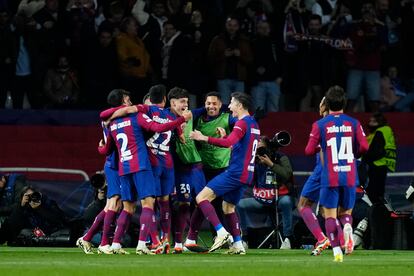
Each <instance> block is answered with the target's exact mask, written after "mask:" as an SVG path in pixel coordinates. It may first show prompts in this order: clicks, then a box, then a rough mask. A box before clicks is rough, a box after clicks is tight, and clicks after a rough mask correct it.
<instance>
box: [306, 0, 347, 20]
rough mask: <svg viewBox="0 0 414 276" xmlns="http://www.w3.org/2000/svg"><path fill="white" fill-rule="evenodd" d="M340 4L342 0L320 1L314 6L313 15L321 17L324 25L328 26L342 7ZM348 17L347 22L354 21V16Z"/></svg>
mask: <svg viewBox="0 0 414 276" xmlns="http://www.w3.org/2000/svg"><path fill="white" fill-rule="evenodd" d="M340 2H341V1H340V0H318V1H316V3H314V4H313V6H312V14H316V15H319V16H320V17H321V23H322V25H327V24H329V23H331V20H332V19H333V15H334V14H335V13H336V10H337V9H338V7H339V6H340ZM346 16H347V18H346V19H347V21H351V20H352V16H351V15H350V14H348V15H346Z"/></svg>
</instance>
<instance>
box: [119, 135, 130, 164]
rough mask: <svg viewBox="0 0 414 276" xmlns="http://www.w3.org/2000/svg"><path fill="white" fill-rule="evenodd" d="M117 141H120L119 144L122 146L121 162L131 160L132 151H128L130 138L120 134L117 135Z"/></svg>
mask: <svg viewBox="0 0 414 276" xmlns="http://www.w3.org/2000/svg"><path fill="white" fill-rule="evenodd" d="M116 140H118V143H119V144H121V162H124V161H128V160H131V159H132V155H131V151H130V150H127V146H128V136H127V135H126V134H125V133H118V134H117V135H116Z"/></svg>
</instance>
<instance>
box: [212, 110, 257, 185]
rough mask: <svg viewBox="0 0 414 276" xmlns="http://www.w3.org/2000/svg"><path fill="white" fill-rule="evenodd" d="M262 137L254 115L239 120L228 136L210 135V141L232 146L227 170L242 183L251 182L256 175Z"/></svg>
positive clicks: (219, 144)
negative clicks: (217, 136) (257, 156)
mask: <svg viewBox="0 0 414 276" xmlns="http://www.w3.org/2000/svg"><path fill="white" fill-rule="evenodd" d="M259 139H260V129H259V126H258V124H257V122H256V120H255V119H254V117H252V116H245V117H243V118H242V119H240V120H238V121H237V122H236V124H235V125H234V127H233V130H232V132H231V133H230V134H229V135H228V137H226V138H213V137H209V138H208V142H209V143H211V144H214V145H217V146H222V147H230V146H232V151H231V156H230V162H229V166H228V168H227V171H228V172H229V173H230V175H231V176H233V177H235V178H238V179H239V180H240V182H241V183H244V184H250V183H251V182H252V180H253V175H254V165H255V164H254V161H255V157H256V150H257V146H258V144H259Z"/></svg>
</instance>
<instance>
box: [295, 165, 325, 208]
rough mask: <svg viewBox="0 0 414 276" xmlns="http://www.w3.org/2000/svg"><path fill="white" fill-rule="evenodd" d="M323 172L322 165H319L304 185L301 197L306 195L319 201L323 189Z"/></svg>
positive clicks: (314, 200)
mask: <svg viewBox="0 0 414 276" xmlns="http://www.w3.org/2000/svg"><path fill="white" fill-rule="evenodd" d="M321 172H322V166H321V165H317V166H316V167H315V169H314V170H313V172H312V174H311V175H310V176H309V177H308V179H307V180H306V182H305V184H304V185H303V188H302V193H301V194H300V196H301V197H306V198H308V199H310V200H312V201H313V202H318V201H319V193H320V189H321Z"/></svg>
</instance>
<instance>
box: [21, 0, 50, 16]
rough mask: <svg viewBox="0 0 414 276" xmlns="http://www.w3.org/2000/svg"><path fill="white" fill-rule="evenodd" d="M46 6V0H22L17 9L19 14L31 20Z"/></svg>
mask: <svg viewBox="0 0 414 276" xmlns="http://www.w3.org/2000/svg"><path fill="white" fill-rule="evenodd" d="M44 6H45V0H22V1H21V2H20V4H19V7H18V8H17V13H18V14H20V15H24V16H26V17H29V18H30V17H32V16H33V15H34V14H35V13H36V12H38V11H40V10H41V9H42V8H43V7H44Z"/></svg>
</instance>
